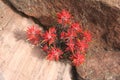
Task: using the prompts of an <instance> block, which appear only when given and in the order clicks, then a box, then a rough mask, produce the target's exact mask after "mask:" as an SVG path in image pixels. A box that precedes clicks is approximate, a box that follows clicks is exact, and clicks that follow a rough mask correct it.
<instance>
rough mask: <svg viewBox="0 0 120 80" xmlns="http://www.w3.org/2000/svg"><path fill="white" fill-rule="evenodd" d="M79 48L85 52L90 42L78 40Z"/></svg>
mask: <svg viewBox="0 0 120 80" xmlns="http://www.w3.org/2000/svg"><path fill="white" fill-rule="evenodd" d="M76 45H77V48H78V49H79V50H80V51H81V52H85V49H87V48H88V44H87V43H86V41H84V40H82V41H80V40H77V42H76Z"/></svg>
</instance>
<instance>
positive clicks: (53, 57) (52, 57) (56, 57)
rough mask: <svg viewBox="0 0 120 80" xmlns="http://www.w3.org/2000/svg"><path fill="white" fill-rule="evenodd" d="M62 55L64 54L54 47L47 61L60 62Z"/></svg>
mask: <svg viewBox="0 0 120 80" xmlns="http://www.w3.org/2000/svg"><path fill="white" fill-rule="evenodd" d="M62 54H63V52H62V51H61V50H60V49H59V48H56V47H52V48H51V49H50V51H49V53H48V56H47V59H49V60H56V61H57V60H59V58H60V57H61V55H62Z"/></svg>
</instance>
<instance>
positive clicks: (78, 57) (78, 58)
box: [70, 53, 85, 66]
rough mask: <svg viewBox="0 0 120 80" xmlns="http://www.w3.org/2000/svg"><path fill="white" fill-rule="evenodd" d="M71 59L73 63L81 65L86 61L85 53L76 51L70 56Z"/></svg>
mask: <svg viewBox="0 0 120 80" xmlns="http://www.w3.org/2000/svg"><path fill="white" fill-rule="evenodd" d="M70 59H71V60H72V63H73V65H75V66H79V65H80V64H82V63H83V62H84V61H85V56H84V54H80V53H75V54H73V55H72V56H71V57H70Z"/></svg>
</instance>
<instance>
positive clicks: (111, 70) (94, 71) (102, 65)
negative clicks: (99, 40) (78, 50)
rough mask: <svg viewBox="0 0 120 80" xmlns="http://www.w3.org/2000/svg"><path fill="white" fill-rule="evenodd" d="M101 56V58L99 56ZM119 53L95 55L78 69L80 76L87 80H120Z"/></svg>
mask: <svg viewBox="0 0 120 80" xmlns="http://www.w3.org/2000/svg"><path fill="white" fill-rule="evenodd" d="M99 55H100V56H99ZM118 56H120V53H119V52H105V53H97V54H96V53H93V54H92V56H88V57H87V60H86V62H85V63H84V64H83V65H81V66H80V67H77V71H78V73H79V75H81V76H82V77H83V78H84V79H86V80H119V79H120V58H119V57H118Z"/></svg>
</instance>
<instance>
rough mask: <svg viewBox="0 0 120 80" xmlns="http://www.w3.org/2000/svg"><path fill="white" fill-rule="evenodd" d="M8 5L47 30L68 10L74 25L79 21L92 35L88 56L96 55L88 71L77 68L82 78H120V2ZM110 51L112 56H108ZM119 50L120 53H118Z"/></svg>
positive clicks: (46, 0)
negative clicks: (32, 18)
mask: <svg viewBox="0 0 120 80" xmlns="http://www.w3.org/2000/svg"><path fill="white" fill-rule="evenodd" d="M6 1H8V2H10V3H11V4H12V5H13V6H14V7H15V8H16V9H17V10H18V11H20V12H23V13H24V14H26V15H28V16H32V17H34V18H36V19H37V20H38V21H39V22H40V23H41V24H42V25H44V26H46V27H49V26H52V25H53V24H54V23H56V22H55V16H56V15H55V14H56V12H58V11H60V10H62V9H67V10H69V11H70V12H71V13H72V15H73V16H74V17H75V21H80V22H81V24H82V26H83V27H84V28H86V29H89V30H90V31H91V32H92V35H93V41H92V43H91V44H90V49H89V50H88V53H94V54H91V58H90V61H89V59H88V61H87V63H85V64H84V66H87V67H84V66H83V67H78V68H77V71H78V73H79V75H81V76H82V77H84V78H85V79H88V80H97V79H98V80H104V79H106V80H115V78H116V80H117V78H119V77H120V74H119V73H118V72H120V69H119V66H120V63H119V61H120V60H119V57H120V1H119V0H6ZM111 49H112V50H113V52H109V51H110V50H111ZM103 50H105V51H106V52H104V51H103ZM116 50H119V52H117V53H116V52H115V51H116ZM102 51H103V52H102ZM107 51H108V52H107ZM100 52H101V53H100ZM93 55H94V56H93ZM113 57H114V58H113ZM108 73H110V74H108ZM111 75H112V76H111ZM111 77H112V78H111Z"/></svg>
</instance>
